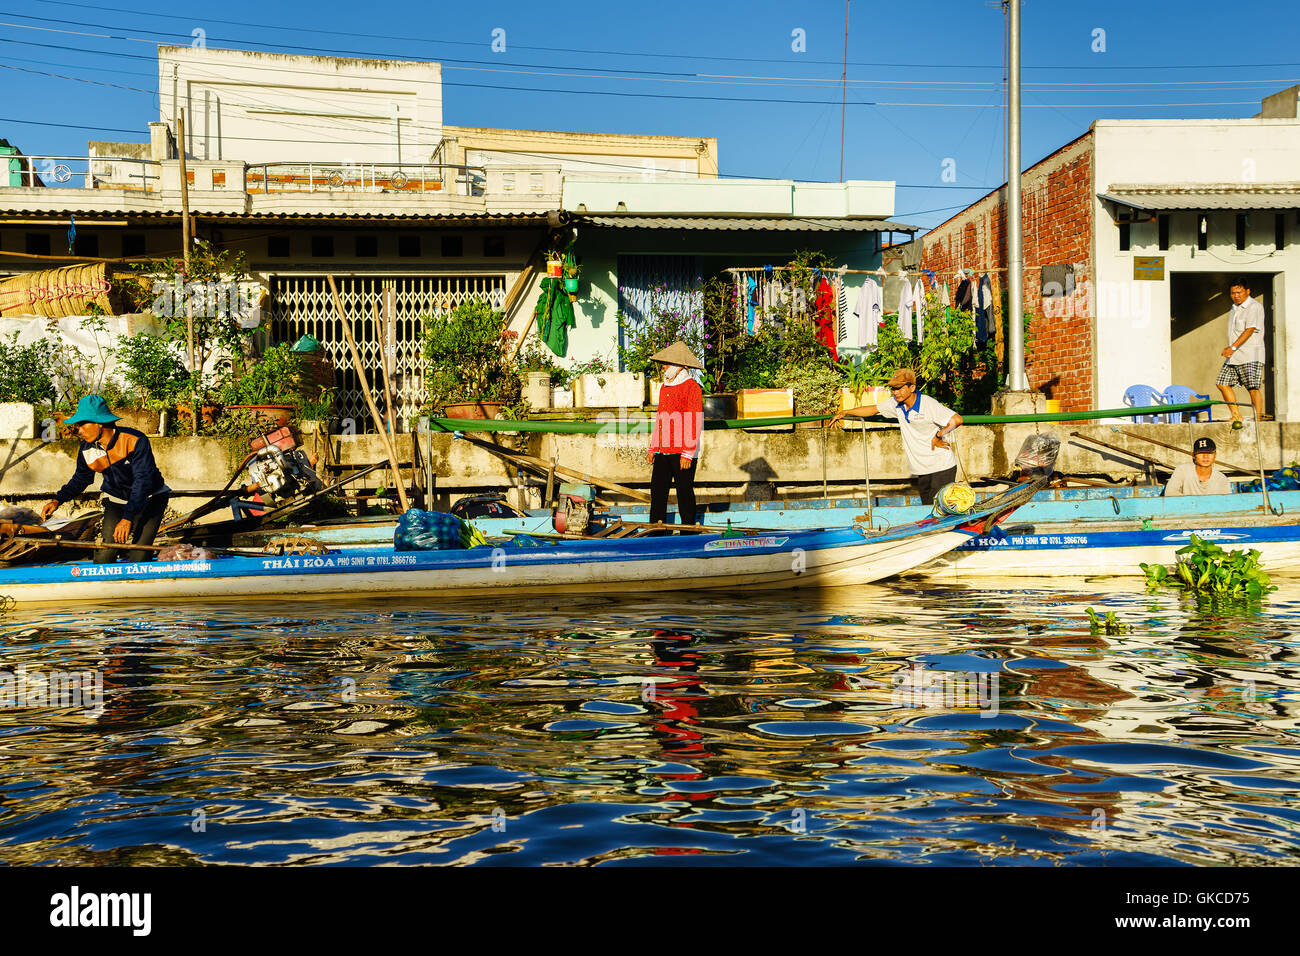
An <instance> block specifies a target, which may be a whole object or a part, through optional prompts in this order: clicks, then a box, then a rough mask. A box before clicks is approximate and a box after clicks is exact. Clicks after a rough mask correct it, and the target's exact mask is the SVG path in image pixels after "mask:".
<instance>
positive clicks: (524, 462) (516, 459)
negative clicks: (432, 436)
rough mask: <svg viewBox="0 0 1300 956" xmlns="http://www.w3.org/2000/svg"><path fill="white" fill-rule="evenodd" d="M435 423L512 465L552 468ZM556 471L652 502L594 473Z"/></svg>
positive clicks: (542, 471)
mask: <svg viewBox="0 0 1300 956" xmlns="http://www.w3.org/2000/svg"><path fill="white" fill-rule="evenodd" d="M434 424H435V425H437V426H438V427H439V428H441V429H442V430H443V431H445V432H448V433H450V434H451V435H452V436H453V437H454V438H458V439H460V440H461V441H466V442H469V443H470V444H471V445H477V446H478V447H479V448H482V449H483V450H484V451H489V452H491V453H492V454H494V455H496V456H497V457H499V458H502V459H504V460H506V461H507V462H509V463H510V464H512V465H515V466H516V467H523V468H527V469H529V470H530V471H534V472H536V473H538V474H541V475H546V474H547V473H548V472H549V471H550V470H551V464H550V462H546V461H543V460H542V459H540V458H536V457H534V456H532V455H526V454H523V453H521V452H513V451H510V450H509V449H506V448H502V447H501V446H500V445H496V444H493V443H492V442H489V441H483V439H481V438H473V437H471V436H469V435H466V434H464V433H463V432H457V431H452V430H451V429H450V428H447V427H446V426H445V425H442V424H441V423H439V422H434ZM555 473H556V474H557V475H560V476H562V477H564V478H571V479H573V480H574V481H584V482H587V483H588V484H592V485H595V486H596V487H598V488H604V489H605V490H607V491H613V492H615V493H617V494H620V495H624V496H625V497H628V498H631V499H632V500H633V501H639V502H641V503H643V504H649V502H650V496H649V495H647V494H646V493H645V492H642V491H637V490H636V489H635V488H628V487H627V486H625V485H618V484H615V483H614V482H612V481H607V480H605V479H604V478H597V477H595V476H593V475H588V474H586V473H584V472H581V471H574V470H573V469H572V468H565V467H563V466H561V465H556V466H555Z"/></svg>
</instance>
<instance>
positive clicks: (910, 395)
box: [830, 368, 961, 505]
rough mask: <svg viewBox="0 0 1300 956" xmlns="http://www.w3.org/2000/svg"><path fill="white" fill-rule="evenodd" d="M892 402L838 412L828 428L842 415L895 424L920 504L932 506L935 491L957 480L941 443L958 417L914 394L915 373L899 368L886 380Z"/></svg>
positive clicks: (949, 448) (946, 447)
mask: <svg viewBox="0 0 1300 956" xmlns="http://www.w3.org/2000/svg"><path fill="white" fill-rule="evenodd" d="M889 390H890V392H891V393H892V394H893V396H894V400H893V401H892V402H886V403H885V404H884V405H879V406H877V405H863V406H861V407H860V408H850V409H849V410H848V411H845V412H840V413H839V414H838V415H836V416H835V417H834V418H832V419H831V424H830V427H831V428H835V427H836V426H837V425H839V423H840V420H841V419H842V418H844V417H845V416H846V415H851V416H853V417H854V418H870V417H871V416H873V415H883V416H885V417H886V418H893V419H896V420H897V421H898V428H899V431H901V432H902V433H903V451H904V452H905V453H906V454H907V464H908V467H909V468H910V469H911V472H912V476H913V477H914V478H915V479H916V488H917V491H919V492H920V494H921V504H923V505H931V504H934V496H935V495H937V494H938V493H939V489H940V488H942V487H943V486H944V485H946V484H948V483H949V482H951V481H953V480H955V479H956V477H957V456H956V455H954V454H953V451H952V446H950V445H949V444H948V442H947V441H945V440H944V439H945V437H946V436H948V435H950V434H951V433H952V432H953V431H954V430H955V429H957V428H958V427H959V426H960V425H961V416H960V415H958V414H957V413H956V412H954V411H953V410H952V409H951V408H949V407H948V406H946V405H941V404H940V403H939V402H937V401H935V400H934V399H933V398H931V397H930V396H929V395H922V394H921V393H920V392H918V391H917V390H916V373H915V372H913V371H912V370H911V369H910V368H900V369H899V370H898V371H897V372H895V373H894V376H893V378H891V379H890V380H889Z"/></svg>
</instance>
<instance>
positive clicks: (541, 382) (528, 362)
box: [515, 338, 568, 409]
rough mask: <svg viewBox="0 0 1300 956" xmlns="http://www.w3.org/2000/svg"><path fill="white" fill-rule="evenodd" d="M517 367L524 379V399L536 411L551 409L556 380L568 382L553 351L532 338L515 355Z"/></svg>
mask: <svg viewBox="0 0 1300 956" xmlns="http://www.w3.org/2000/svg"><path fill="white" fill-rule="evenodd" d="M515 367H516V368H517V369H518V370H519V373H520V374H521V375H522V376H523V378H524V399H525V400H526V401H527V402H528V404H529V406H530V407H532V408H535V409H544V408H550V407H551V403H552V393H551V383H552V381H553V380H554V379H556V378H557V377H558V378H563V380H564V382H565V383H566V384H567V382H568V375H567V373H565V372H564V371H563V370H562V369H561V368H560V366H559V365H558V364H557V363H556V362H555V359H554V358H553V357H552V353H551V350H550V349H548V348H546V347H544V346H543V345H542V343H541V342H540V341H539V340H538V339H537V338H530V339H529V340H528V342H527V344H525V345H524V347H523V348H521V349H520V350H519V351H518V352H517V353H516V354H515Z"/></svg>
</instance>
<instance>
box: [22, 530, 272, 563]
mask: <svg viewBox="0 0 1300 956" xmlns="http://www.w3.org/2000/svg"><path fill="white" fill-rule="evenodd" d="M4 540H5V541H23V542H26V543H29V544H44V545H49V546H51V547H55V548H76V549H78V550H83V551H84V550H90V551H98V550H100V549H101V548H113V549H115V550H118V551H152V552H153V553H154V554H158V553H159V552H160V551H164V550H166V548H168V547H174V545H166V546H164V545H158V544H130V543H127V544H118V543H117V542H115V541H113V542H108V543H105V542H103V541H65V540H63V539H62V538H40V537H36V536H34V535H26V534H16V535H14V536H13V537H12V538H5V539H4ZM203 550H204V551H209V552H211V553H212V554H228V555H232V556H234V557H239V558H265V557H267V556H268V555H267V553H266V552H265V551H235V550H232V549H230V548H204V549H203Z"/></svg>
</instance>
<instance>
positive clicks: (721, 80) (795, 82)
mask: <svg viewBox="0 0 1300 956" xmlns="http://www.w3.org/2000/svg"><path fill="white" fill-rule="evenodd" d="M0 13H3V14H4V15H7V16H16V17H19V18H20V19H25V20H37V21H40V22H45V23H62V24H67V25H71V26H89V27H97V28H99V29H105V30H112V29H116V28H115V27H112V26H108V25H105V24H95V23H81V22H79V21H70V20H62V19H57V18H51V17H35V16H31V15H29V14H21V13H10V12H8V11H0ZM0 26H10V27H14V28H16V29H26V30H36V31H41V32H51V33H63V34H70V35H74V36H85V37H92V38H96V39H108V40H121V41H128V42H136V43H150V44H152V43H155V42H156V41H153V40H146V39H143V38H141V37H132V36H126V35H116V34H95V33H90V32H87V31H74V30H61V29H55V28H51V27H40V26H34V25H32V24H19V23H9V22H5V21H0ZM132 29H136V30H137V31H138V32H142V33H146V34H153V35H155V36H163V37H172V38H176V37H182V38H184V37H189V36H190V34H180V33H175V32H170V31H165V30H150V29H148V28H139V27H137V28H132ZM211 39H213V40H218V41H221V42H225V43H248V42H249V41H247V40H244V39H242V38H238V37H212V38H211ZM281 46H284V47H285V48H286V49H296V50H308V51H311V52H313V53H317V54H319V53H320V52H321V51H319V50H316V49H314V48H311V47H300V46H294V45H288V44H282V45H281ZM87 52H98V51H87ZM324 52H330V53H339V54H349V55H361V56H366V57H374V58H379V59H387V60H393V59H396V60H398V61H399V62H437V63H438V64H439V66H442V63H443V62H445V61H450V62H452V63H461V64H478V65H477V66H446V67H443V69H445V70H450V71H455V70H462V71H466V72H491V73H510V74H515V75H523V76H527V75H538V76H554V77H557V78H568V79H572V78H580V79H621V80H627V81H629V82H631V81H639V82H658V83H691V84H701V85H722V86H764V85H767V86H793V87H800V88H804V87H806V86H807V85H815V86H823V87H827V88H829V87H832V86H835V85H838V84H836V83H835V81H834V79H833V78H832V77H789V76H771V75H745V74H701V73H684V72H676V73H673V72H667V71H655V70H627V69H619V70H613V69H603V68H599V67H588V68H587V69H589V70H592V71H594V72H590V73H568V72H563V69H564V68H559V69H556V68H555V67H553V66H552V65H551V64H538V63H515V64H509V65H508V66H506V65H503V66H497V65H495V64H496V62H497V61H495V60H478V59H468V58H456V57H450V58H449V57H443V58H442V59H441V60H439V61H417V60H410V59H407V58H405V57H394V55H393V54H390V53H377V52H374V51H356V50H330V51H324ZM489 64H491V65H489ZM1297 65H1300V64H1297ZM512 67H513V68H512ZM519 67H527V68H531V70H536V71H537V72H531V71H530V69H518V68H519ZM264 69H271V70H276V69H277V68H276V67H264ZM279 69H280V71H282V72H312V71H294V70H292V68H279ZM611 74H623V75H620V76H613V75H611ZM413 82H421V81H413ZM422 82H435V81H422ZM953 82H954V81H951V80H949V81H941V80H896V79H891V80H854V81H852V83H850V84H848V85H851V86H853V87H854V88H855V89H873V88H874V89H907V88H909V87H910V86H913V85H916V86H931V87H934V88H936V89H943V90H945V91H949V92H966V91H967V90H966V89H964V87H970V89H969V92H981V91H988V90H990V89H995V88H997V87H998V85H999V84H997V83H994V82H988V81H956V82H960V83H962V84H963V85H962V87H952V86H950V85H945V84H951V83H953ZM1179 82H1185V83H1187V84H1189V85H1192V86H1196V87H1198V88H1199V87H1202V86H1203V85H1204V84H1205V83H1207V82H1213V81H1204V80H1191V81H1163V82H1145V83H1122V84H1104V83H1088V84H1083V83H1080V84H1072V83H1062V82H1053V83H1046V84H1041V86H1042V87H1043V88H1044V89H1046V88H1048V87H1075V86H1077V87H1089V88H1102V87H1107V86H1111V85H1116V86H1129V85H1133V86H1137V85H1149V86H1155V87H1168V86H1171V85H1173V84H1175V83H1179ZM1234 82H1238V81H1217V83H1219V84H1232V83H1234ZM1249 82H1254V83H1258V84H1259V85H1261V86H1263V85H1272V84H1276V83H1279V82H1282V83H1285V82H1290V81H1289V80H1256V81H1249ZM1038 87H1039V84H1029V85H1028V87H1027V88H1035V89H1036V88H1038ZM1215 88H1216V87H1215V86H1205V87H1204V89H1206V90H1212V89H1215ZM1236 88H1240V87H1236ZM1055 91H1056V92H1062V91H1068V90H1055ZM1210 105H1228V104H1210Z"/></svg>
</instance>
